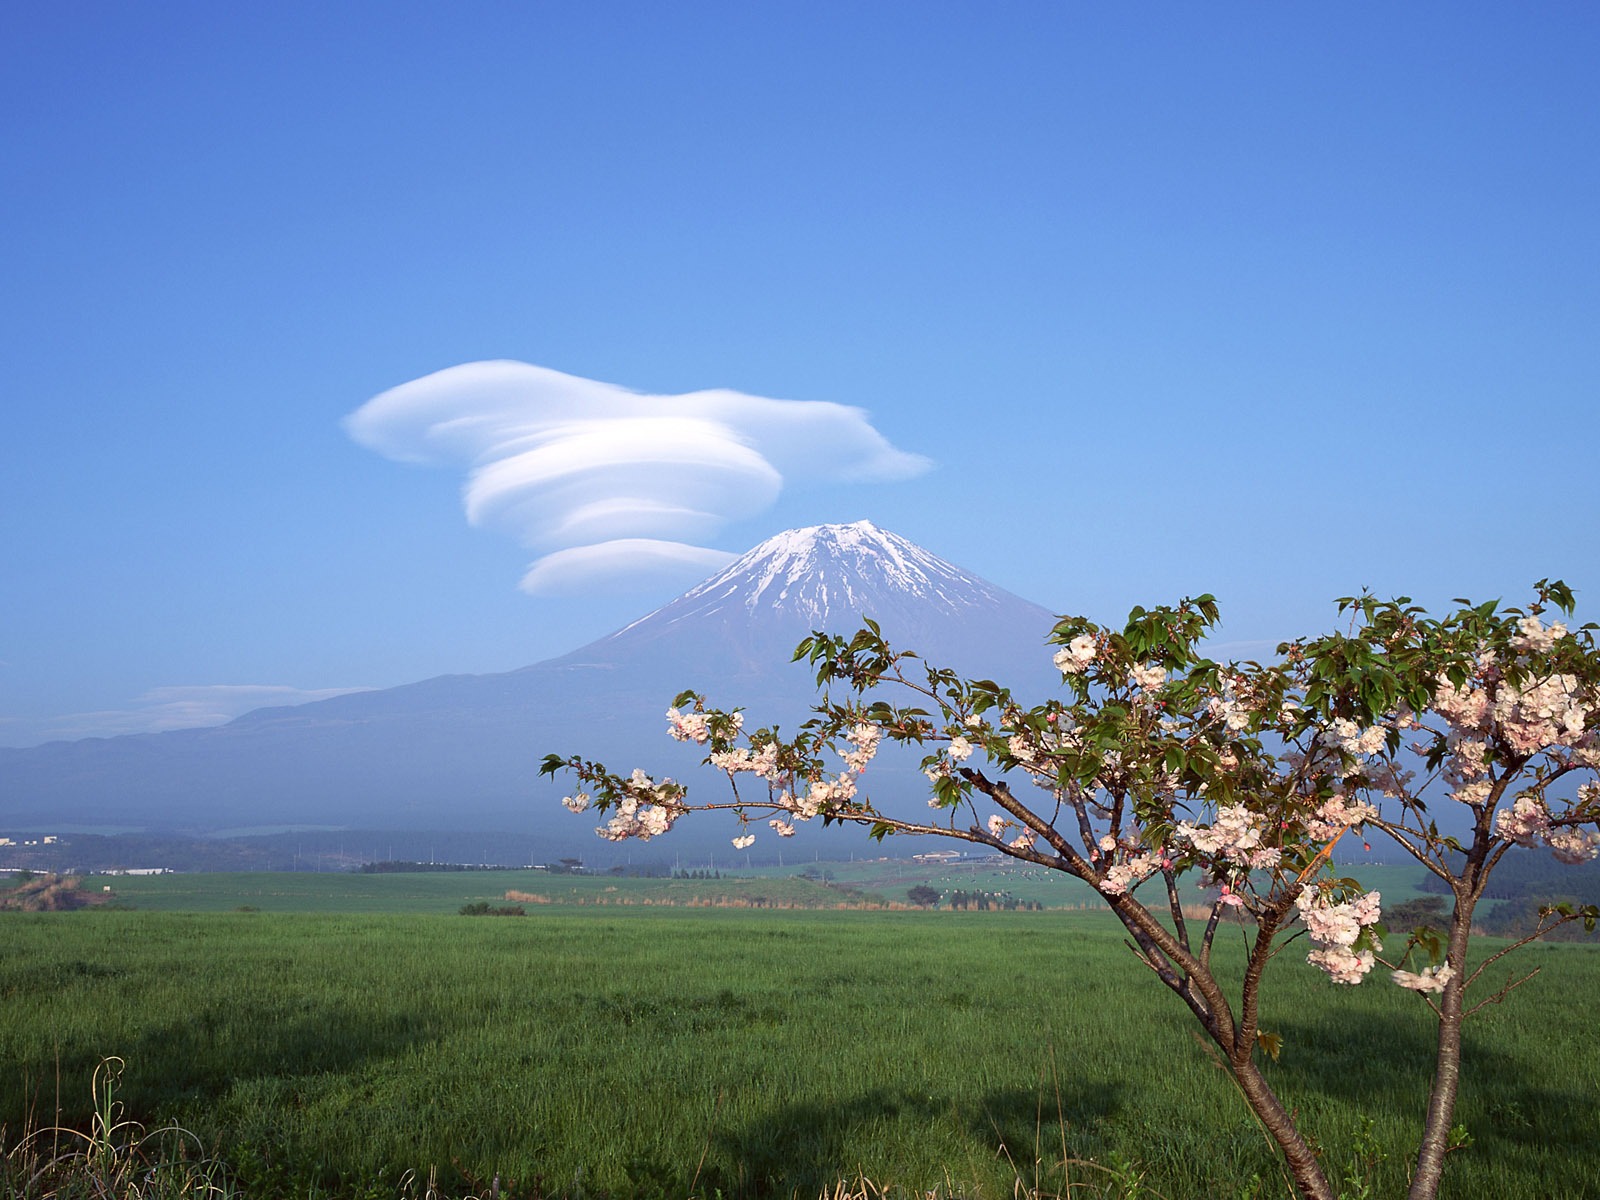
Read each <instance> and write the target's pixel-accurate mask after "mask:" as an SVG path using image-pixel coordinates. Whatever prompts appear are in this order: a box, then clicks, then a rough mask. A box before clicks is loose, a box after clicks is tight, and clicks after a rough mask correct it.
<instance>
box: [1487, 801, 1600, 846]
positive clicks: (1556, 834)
mask: <svg viewBox="0 0 1600 1200" xmlns="http://www.w3.org/2000/svg"><path fill="white" fill-rule="evenodd" d="M1595 791H1596V785H1594V784H1585V785H1584V787H1582V788H1580V789H1579V791H1578V795H1579V799H1580V801H1584V800H1590V801H1592V800H1593V799H1594V798H1595V797H1594V793H1595ZM1494 831H1495V832H1496V833H1498V834H1499V835H1500V836H1501V837H1503V838H1505V839H1506V840H1508V841H1512V842H1516V843H1517V845H1519V846H1548V847H1549V848H1550V851H1551V853H1553V854H1554V855H1555V856H1556V858H1557V859H1559V860H1560V861H1561V862H1564V863H1569V864H1576V863H1585V862H1588V861H1589V860H1590V859H1591V858H1594V857H1595V855H1596V854H1600V835H1597V834H1595V833H1594V832H1592V831H1590V830H1587V829H1579V828H1577V827H1575V826H1567V825H1556V824H1553V823H1552V819H1551V816H1550V807H1549V805H1547V804H1546V803H1545V802H1544V799H1543V798H1542V797H1540V796H1538V795H1535V794H1534V793H1532V792H1523V793H1522V794H1521V795H1519V796H1518V797H1517V798H1516V799H1515V800H1514V801H1512V803H1511V807H1510V808H1502V809H1501V810H1500V811H1499V812H1498V813H1496V814H1495V818H1494Z"/></svg>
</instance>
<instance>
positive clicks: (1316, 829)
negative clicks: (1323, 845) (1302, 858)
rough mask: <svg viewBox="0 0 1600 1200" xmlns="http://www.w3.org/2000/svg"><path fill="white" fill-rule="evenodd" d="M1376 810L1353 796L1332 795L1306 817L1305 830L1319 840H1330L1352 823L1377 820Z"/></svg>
mask: <svg viewBox="0 0 1600 1200" xmlns="http://www.w3.org/2000/svg"><path fill="white" fill-rule="evenodd" d="M1377 817H1378V810H1377V809H1376V808H1374V807H1373V806H1372V805H1370V804H1368V803H1367V802H1366V801H1365V800H1362V799H1359V798H1358V797H1355V796H1343V795H1338V796H1333V797H1330V798H1329V799H1327V800H1325V801H1323V802H1322V803H1321V804H1320V805H1318V806H1317V809H1316V811H1315V812H1313V813H1312V814H1311V816H1310V817H1308V818H1307V819H1306V832H1307V833H1309V834H1310V835H1311V836H1312V837H1313V838H1315V839H1316V840H1317V841H1319V842H1331V841H1332V840H1333V839H1334V838H1336V837H1338V836H1339V835H1340V834H1341V833H1343V832H1344V831H1345V830H1346V829H1349V828H1350V827H1351V826H1352V825H1363V824H1365V823H1366V822H1368V821H1374V820H1377Z"/></svg>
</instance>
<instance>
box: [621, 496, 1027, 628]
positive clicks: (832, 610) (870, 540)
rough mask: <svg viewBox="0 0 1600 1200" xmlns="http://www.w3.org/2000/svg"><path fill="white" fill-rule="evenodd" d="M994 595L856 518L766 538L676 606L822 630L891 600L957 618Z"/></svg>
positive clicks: (913, 545)
mask: <svg viewBox="0 0 1600 1200" xmlns="http://www.w3.org/2000/svg"><path fill="white" fill-rule="evenodd" d="M996 594H997V589H995V588H994V587H993V585H991V584H989V583H987V582H985V581H984V580H982V579H980V578H978V577H977V576H976V575H972V574H969V573H967V572H965V571H962V570H961V569H960V568H959V567H955V566H952V565H951V564H950V563H947V562H945V561H944V560H943V559H942V558H938V557H935V556H934V555H932V554H929V553H928V552H927V551H926V550H924V549H923V548H922V547H921V546H918V545H917V544H916V543H914V542H911V541H908V540H906V539H905V538H903V537H901V536H900V535H898V534H894V533H889V532H887V531H886V530H883V529H879V528H878V527H877V526H876V525H874V524H873V523H872V522H871V521H856V522H853V523H851V524H849V525H810V526H807V527H806V528H804V529H790V530H788V531H787V532H784V533H780V534H778V535H777V536H775V537H771V538H768V539H767V540H766V541H764V542H762V543H761V544H760V545H759V546H756V547H755V548H754V549H753V550H750V551H749V552H748V553H746V554H744V555H742V556H741V557H739V558H737V559H735V560H734V561H733V562H731V563H729V564H728V566H727V567H725V568H724V569H723V570H721V571H720V572H718V573H717V574H716V575H713V576H712V577H711V578H710V579H708V580H706V581H705V582H704V583H702V584H700V585H699V586H698V587H695V588H693V589H691V590H690V591H689V592H687V593H685V594H684V595H683V596H682V597H680V598H679V599H678V600H677V601H674V603H673V605H672V607H673V608H677V607H678V606H680V605H682V606H684V607H687V608H692V609H694V610H696V611H699V612H706V611H710V610H713V609H718V608H722V607H725V606H728V605H738V606H742V607H743V608H744V609H745V611H747V612H749V613H751V614H755V613H757V612H759V611H763V610H769V611H770V610H776V611H778V612H782V613H785V614H790V615H793V616H797V617H803V618H804V619H805V620H806V621H809V622H811V624H812V625H813V626H814V627H815V628H822V627H823V626H824V625H827V624H828V623H829V622H830V621H831V620H834V619H838V618H843V619H844V620H846V621H857V620H859V619H860V617H861V616H863V615H865V616H872V615H873V614H874V611H875V609H876V607H877V606H879V605H882V604H883V603H884V602H885V601H886V600H889V599H890V598H891V597H892V598H893V602H894V603H893V606H894V607H899V606H900V605H902V604H905V603H908V602H914V603H918V604H924V605H927V606H929V608H930V609H932V610H934V611H938V612H944V613H955V612H959V611H961V610H963V609H969V608H974V607H977V606H980V605H982V604H983V603H985V601H987V600H992V599H993V598H994V596H995V595H996ZM646 619H648V618H646Z"/></svg>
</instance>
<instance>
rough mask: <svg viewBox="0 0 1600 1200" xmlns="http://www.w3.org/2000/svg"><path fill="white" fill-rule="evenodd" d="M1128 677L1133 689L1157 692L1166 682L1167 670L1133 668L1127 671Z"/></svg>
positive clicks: (1161, 668)
mask: <svg viewBox="0 0 1600 1200" xmlns="http://www.w3.org/2000/svg"><path fill="white" fill-rule="evenodd" d="M1128 677H1129V680H1130V682H1132V684H1133V686H1134V687H1137V688H1141V689H1143V690H1144V691H1147V692H1154V691H1156V690H1158V689H1159V688H1160V687H1161V685H1162V684H1164V683H1166V682H1167V669H1166V668H1165V667H1146V666H1135V667H1132V668H1130V669H1129V671H1128Z"/></svg>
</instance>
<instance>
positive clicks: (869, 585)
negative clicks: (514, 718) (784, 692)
mask: <svg viewBox="0 0 1600 1200" xmlns="http://www.w3.org/2000/svg"><path fill="white" fill-rule="evenodd" d="M867 617H871V618H872V619H873V620H875V621H877V622H878V624H879V625H880V626H881V627H882V629H883V631H884V634H885V636H886V637H888V638H889V640H890V643H891V644H892V645H895V646H896V647H897V648H904V649H911V650H916V651H917V652H918V653H921V654H923V655H924V657H928V658H934V657H937V658H938V659H939V661H940V663H941V665H948V666H952V667H956V668H957V669H963V670H972V671H982V672H984V673H992V672H997V671H1000V670H1002V669H1003V668H1004V667H1006V666H1013V665H1016V664H1017V662H1018V660H1019V659H1020V658H1023V657H1032V658H1035V659H1036V660H1037V662H1038V663H1039V664H1044V665H1048V662H1049V656H1048V655H1047V654H1045V653H1044V652H1043V643H1044V637H1045V635H1046V634H1047V633H1048V632H1049V630H1050V626H1051V624H1052V623H1053V620H1054V618H1053V617H1052V616H1051V614H1050V612H1049V611H1048V610H1046V609H1044V608H1041V607H1039V606H1038V605H1036V604H1031V603H1029V602H1028V601H1026V600H1023V599H1022V598H1021V597H1019V596H1015V595H1013V594H1012V593H1010V592H1007V591H1005V590H1004V589H1003V588H999V587H996V586H995V585H994V584H992V583H990V582H988V581H987V580H985V579H982V578H980V577H979V576H977V575H974V574H972V573H971V572H970V571H964V570H962V569H961V568H960V567H957V566H955V565H953V564H952V563H948V562H946V561H945V560H944V559H942V558H939V557H938V556H937V555H934V554H930V553H929V552H928V551H926V550H924V549H923V548H922V547H921V546H918V545H917V544H916V543H915V542H911V541H909V540H907V539H906V538H903V537H901V536H900V535H898V534H895V533H889V532H887V531H886V530H883V529H879V528H878V527H877V526H876V525H874V524H873V523H872V522H870V521H856V522H854V523H853V524H849V525H812V526H808V527H807V528H804V529H791V530H788V531H787V532H785V533H780V534H778V535H777V536H776V537H772V538H769V539H767V540H766V541H765V542H762V543H761V544H760V545H759V546H756V547H755V548H754V549H753V550H751V551H749V552H748V553H746V554H744V555H742V556H741V557H739V558H737V559H735V560H734V561H733V562H731V563H729V564H728V566H727V567H725V568H724V569H723V570H721V571H719V572H718V573H717V574H715V575H713V576H712V577H711V578H710V579H707V580H706V581H705V582H704V583H701V584H699V585H697V586H696V587H693V588H691V589H690V590H689V591H687V592H685V593H684V594H683V595H682V596H679V597H678V598H677V599H676V600H673V601H672V602H671V603H669V604H667V605H665V606H663V607H661V608H658V609H657V610H656V611H655V612H653V613H650V614H649V615H648V616H645V617H642V618H640V619H639V620H637V621H635V622H634V623H633V624H631V625H629V626H627V627H625V628H623V629H620V630H618V631H617V632H616V633H614V634H612V635H610V636H609V637H606V638H602V639H601V640H600V641H598V642H594V643H592V644H591V645H589V646H585V647H584V648H583V649H581V650H579V651H576V652H575V653H574V654H572V655H568V656H567V657H566V658H565V659H563V660H558V661H564V662H572V663H591V664H600V663H612V662H630V663H633V664H635V665H638V663H639V661H640V660H641V659H650V658H653V657H656V656H657V655H665V656H666V657H669V658H671V659H674V660H676V661H677V662H678V663H679V664H682V665H685V666H690V667H692V668H694V669H695V670H697V671H703V672H704V673H705V674H706V675H707V676H712V675H725V676H732V677H740V676H745V675H751V674H755V675H765V674H767V673H769V672H770V671H771V670H772V669H773V668H774V665H775V664H781V663H786V662H788V660H789V657H790V655H791V654H792V652H793V650H794V647H795V644H796V643H797V642H798V641H799V640H800V639H801V638H803V637H805V636H806V635H807V634H809V633H811V632H813V631H818V630H820V631H824V632H828V633H838V634H849V633H853V632H854V631H855V630H856V629H859V628H860V627H861V624H862V621H863V619H864V618H867ZM997 659H998V661H996V660H997ZM1027 673H1028V675H1029V676H1030V677H1031V678H1043V677H1045V676H1047V675H1048V672H1047V671H1044V669H1043V667H1041V668H1040V669H1039V670H1038V671H1033V670H1029V671H1028V672H1027ZM694 686H698V684H695V685H694Z"/></svg>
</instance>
